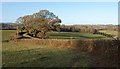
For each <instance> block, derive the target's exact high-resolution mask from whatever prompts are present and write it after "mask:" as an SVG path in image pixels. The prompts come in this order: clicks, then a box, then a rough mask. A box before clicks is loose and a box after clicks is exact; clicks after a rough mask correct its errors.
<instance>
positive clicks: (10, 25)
mask: <svg viewBox="0 0 120 69" xmlns="http://www.w3.org/2000/svg"><path fill="white" fill-rule="evenodd" d="M17 26H18V24H15V23H0V30H16V27H17Z"/></svg>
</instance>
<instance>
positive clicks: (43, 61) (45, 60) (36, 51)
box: [2, 30, 108, 67]
mask: <svg viewBox="0 0 120 69" xmlns="http://www.w3.org/2000/svg"><path fill="white" fill-rule="evenodd" d="M2 32H3V33H2V34H3V35H2V39H3V40H8V39H10V38H11V36H13V34H15V30H12V31H11V30H4V31H2ZM49 35H50V38H71V36H72V37H74V38H84V39H85V38H89V39H92V38H93V39H94V38H103V37H104V36H100V35H93V34H87V33H77V32H74V33H70V32H59V33H58V32H49ZM80 43H82V44H83V45H84V44H87V43H84V42H80ZM88 43H89V42H88ZM63 44H64V43H63ZM99 44H100V45H99V46H98V48H99V47H101V45H102V44H103V43H100V42H99ZM107 44H108V43H107ZM77 45H79V44H77ZM65 46H66V45H65ZM100 50H101V49H100ZM102 54H103V53H102ZM98 55H99V54H98ZM99 61H101V60H99ZM91 65H92V60H91V56H90V55H89V54H88V53H86V52H81V51H76V50H73V49H70V48H64V47H59V45H58V47H55V46H53V45H52V44H51V45H50V44H49V45H40V44H39V43H38V44H36V43H32V42H24V41H22V42H14V41H13V42H12V41H10V42H3V43H2V66H3V67H90V66H91Z"/></svg>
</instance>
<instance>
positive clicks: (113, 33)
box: [100, 30, 118, 36]
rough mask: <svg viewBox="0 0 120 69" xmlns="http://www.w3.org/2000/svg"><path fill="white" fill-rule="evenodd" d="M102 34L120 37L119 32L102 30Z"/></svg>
mask: <svg viewBox="0 0 120 69" xmlns="http://www.w3.org/2000/svg"><path fill="white" fill-rule="evenodd" d="M100 32H103V33H107V34H112V35H117V36H118V31H112V30H101V31H100Z"/></svg>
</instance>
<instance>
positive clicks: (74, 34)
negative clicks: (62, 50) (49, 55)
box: [49, 32, 107, 39]
mask: <svg viewBox="0 0 120 69" xmlns="http://www.w3.org/2000/svg"><path fill="white" fill-rule="evenodd" d="M49 35H50V38H51V39H52V38H55V39H71V38H72V39H103V38H107V37H105V36H102V35H97V34H89V33H80V32H49Z"/></svg>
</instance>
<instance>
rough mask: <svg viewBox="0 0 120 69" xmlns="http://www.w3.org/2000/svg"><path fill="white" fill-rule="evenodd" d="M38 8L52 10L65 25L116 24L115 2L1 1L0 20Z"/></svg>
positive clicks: (38, 9)
mask: <svg viewBox="0 0 120 69" xmlns="http://www.w3.org/2000/svg"><path fill="white" fill-rule="evenodd" d="M40 10H49V11H50V12H53V13H54V14H55V15H57V16H58V17H59V18H60V19H61V20H62V24H66V25H73V24H114V25H116V24H118V3H117V2H3V3H2V20H1V21H0V22H4V23H6V22H15V21H16V19H17V18H18V17H20V16H24V15H31V14H33V13H36V12H39V11H40ZM0 12H1V11H0Z"/></svg>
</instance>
